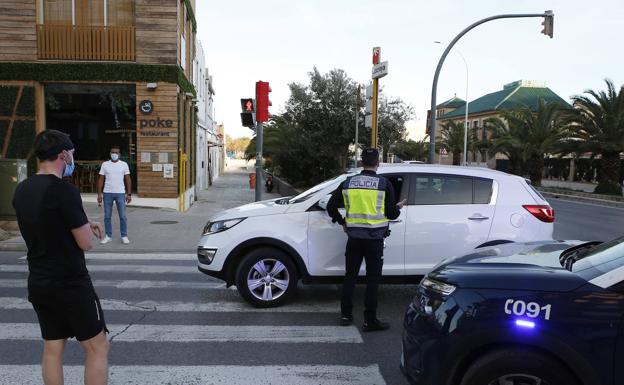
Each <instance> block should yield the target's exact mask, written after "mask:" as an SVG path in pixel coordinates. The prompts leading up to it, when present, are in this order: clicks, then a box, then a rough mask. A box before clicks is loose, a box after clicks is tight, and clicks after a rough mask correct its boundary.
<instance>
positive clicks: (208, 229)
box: [202, 218, 245, 235]
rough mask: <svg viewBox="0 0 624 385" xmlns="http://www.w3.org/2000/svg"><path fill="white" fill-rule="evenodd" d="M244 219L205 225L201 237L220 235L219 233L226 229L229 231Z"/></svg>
mask: <svg viewBox="0 0 624 385" xmlns="http://www.w3.org/2000/svg"><path fill="white" fill-rule="evenodd" d="M243 219H245V218H235V219H225V220H222V221H214V222H208V223H206V226H204V231H203V232H202V235H208V234H214V233H220V232H221V231H225V230H227V229H231V228H232V227H234V226H236V225H237V224H239V223H241V222H242V221H243Z"/></svg>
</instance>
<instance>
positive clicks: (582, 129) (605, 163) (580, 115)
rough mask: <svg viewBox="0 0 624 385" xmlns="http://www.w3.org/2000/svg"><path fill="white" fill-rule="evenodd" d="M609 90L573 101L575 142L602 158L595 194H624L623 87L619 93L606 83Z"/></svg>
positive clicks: (610, 84)
mask: <svg viewBox="0 0 624 385" xmlns="http://www.w3.org/2000/svg"><path fill="white" fill-rule="evenodd" d="M605 83H606V84H607V90H606V91H594V90H587V91H585V95H578V96H574V97H573V98H572V100H573V105H574V111H573V113H572V118H571V124H570V129H571V131H572V140H573V141H574V142H572V143H575V144H577V146H578V149H579V150H581V151H582V152H590V153H591V154H592V156H597V155H599V156H600V180H599V183H598V186H596V189H595V192H596V193H601V194H613V195H622V186H621V184H620V183H621V182H620V153H621V152H623V151H624V86H622V87H620V89H619V91H618V90H617V89H616V88H615V86H614V84H613V82H612V81H611V80H609V79H606V80H605Z"/></svg>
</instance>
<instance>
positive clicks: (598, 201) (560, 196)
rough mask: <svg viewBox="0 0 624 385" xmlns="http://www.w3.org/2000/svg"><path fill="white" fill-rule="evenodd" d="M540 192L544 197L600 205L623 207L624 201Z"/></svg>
mask: <svg viewBox="0 0 624 385" xmlns="http://www.w3.org/2000/svg"><path fill="white" fill-rule="evenodd" d="M540 193H541V194H542V195H544V196H545V197H550V198H554V199H561V200H566V201H573V202H583V203H592V204H595V205H600V206H609V207H618V208H624V202H618V201H612V200H607V199H597V198H589V197H584V196H578V195H570V194H561V193H554V192H546V191H540Z"/></svg>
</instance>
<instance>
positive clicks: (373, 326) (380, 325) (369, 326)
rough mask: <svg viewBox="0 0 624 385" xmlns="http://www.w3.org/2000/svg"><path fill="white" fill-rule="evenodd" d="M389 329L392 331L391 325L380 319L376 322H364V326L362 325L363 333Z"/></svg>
mask: <svg viewBox="0 0 624 385" xmlns="http://www.w3.org/2000/svg"><path fill="white" fill-rule="evenodd" d="M388 329H390V324H389V323H387V322H383V321H380V320H378V319H375V320H374V321H364V325H362V331H363V332H379V331H382V330H388Z"/></svg>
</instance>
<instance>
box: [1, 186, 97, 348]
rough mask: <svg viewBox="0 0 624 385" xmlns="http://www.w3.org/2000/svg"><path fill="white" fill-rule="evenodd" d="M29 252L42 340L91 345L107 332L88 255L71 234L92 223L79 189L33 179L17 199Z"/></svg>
mask: <svg viewBox="0 0 624 385" xmlns="http://www.w3.org/2000/svg"><path fill="white" fill-rule="evenodd" d="M13 207H15V212H16V214H17V222H18V224H19V228H20V231H21V233H22V236H23V237H24V241H25V242H26V246H27V247H28V257H27V259H28V270H29V274H28V300H29V301H30V302H31V303H32V304H33V307H34V309H35V312H36V313H37V317H38V319H39V326H40V327H41V336H42V338H43V339H44V340H59V339H65V338H70V337H76V339H77V340H78V341H84V340H88V339H90V338H93V337H95V336H96V335H98V334H99V333H100V332H102V330H106V324H105V322H104V314H103V312H102V307H101V306H100V301H99V299H98V297H97V295H96V294H95V290H94V288H93V285H92V283H91V278H90V277H89V272H88V271H87V267H86V264H85V258H84V252H83V251H82V249H80V247H78V244H77V243H76V241H75V239H74V236H73V234H72V232H71V230H72V229H77V228H79V227H81V226H83V225H85V224H87V223H88V222H89V221H88V219H87V216H86V215H85V212H84V210H83V208H82V200H81V198H80V193H79V192H78V189H77V188H76V187H75V186H73V185H72V184H70V183H68V182H66V181H63V180H62V179H60V178H58V177H56V176H55V175H44V174H42V175H34V176H31V177H30V178H28V179H26V180H25V181H23V182H22V183H20V184H19V185H18V186H17V189H16V190H15V195H14V197H13Z"/></svg>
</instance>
